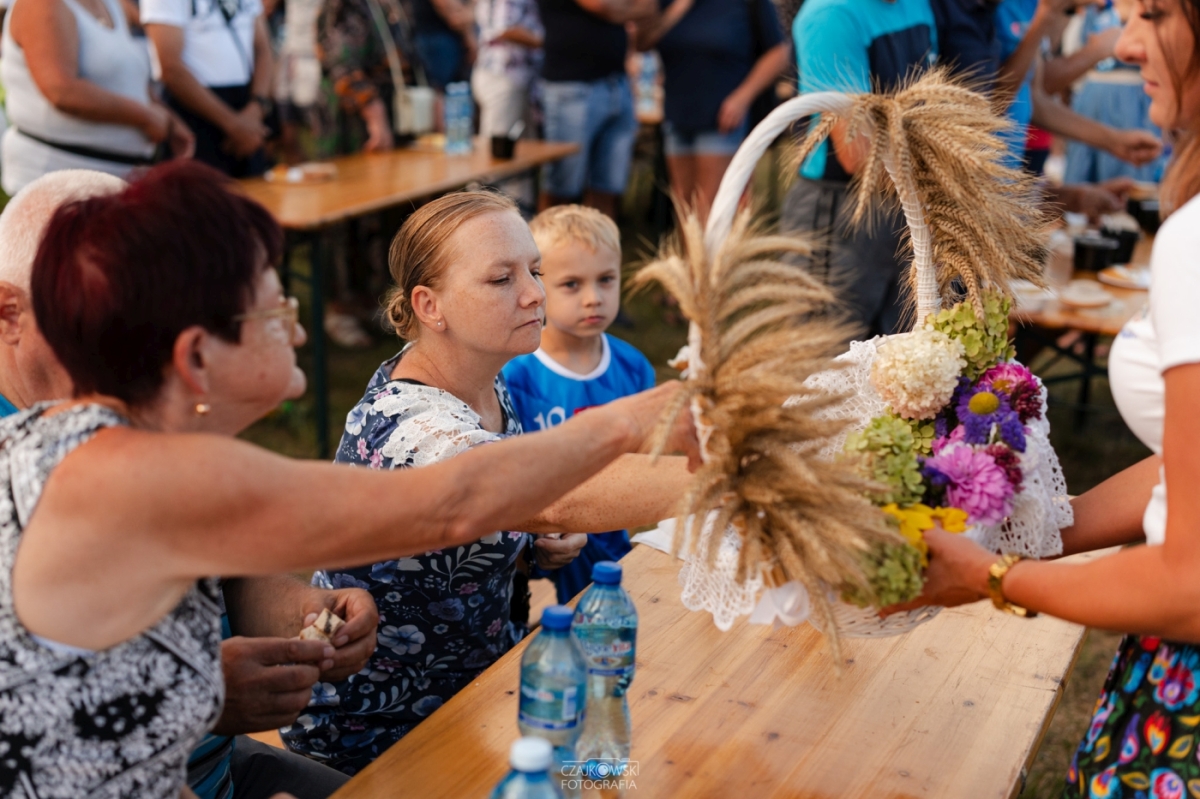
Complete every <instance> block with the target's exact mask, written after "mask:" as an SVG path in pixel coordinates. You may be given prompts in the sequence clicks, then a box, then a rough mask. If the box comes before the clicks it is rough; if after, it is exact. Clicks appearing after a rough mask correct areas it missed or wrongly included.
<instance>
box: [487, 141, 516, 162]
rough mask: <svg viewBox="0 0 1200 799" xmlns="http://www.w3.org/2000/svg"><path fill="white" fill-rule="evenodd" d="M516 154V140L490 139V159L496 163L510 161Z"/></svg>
mask: <svg viewBox="0 0 1200 799" xmlns="http://www.w3.org/2000/svg"><path fill="white" fill-rule="evenodd" d="M516 152H517V140H516V139H510V138H508V137H507V136H493V137H492V158H495V159H496V160H497V161H511V160H512V157H513V156H514V155H515V154H516Z"/></svg>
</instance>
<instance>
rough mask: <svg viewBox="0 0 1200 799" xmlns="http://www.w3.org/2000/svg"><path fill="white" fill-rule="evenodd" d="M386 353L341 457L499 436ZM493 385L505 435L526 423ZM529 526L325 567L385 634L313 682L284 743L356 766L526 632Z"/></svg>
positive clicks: (376, 460) (444, 447)
mask: <svg viewBox="0 0 1200 799" xmlns="http://www.w3.org/2000/svg"><path fill="white" fill-rule="evenodd" d="M401 355H403V353H401V354H400V355H397V356H395V357H393V358H391V359H389V360H387V361H385V362H384V363H383V365H382V366H380V367H379V370H378V371H376V373H375V375H374V377H372V378H371V382H370V383H369V384H368V386H367V392H366V394H365V395H364V396H363V398H362V400H361V401H360V402H359V403H358V405H356V406H355V407H354V409H353V410H351V411H350V413H349V415H348V416H347V418H346V429H345V432H344V433H343V435H342V440H341V443H340V444H339V445H338V451H337V456H336V460H337V461H338V462H340V463H351V464H356V465H360V466H366V467H368V468H372V469H398V468H408V467H419V466H427V465H429V464H432V463H437V462H438V461H442V460H445V459H446V458H449V457H452V456H454V455H457V454H458V453H460V452H464V451H466V450H468V449H470V448H471V447H474V446H477V445H479V444H483V443H487V442H489V441H494V440H497V439H499V438H502V437H503V436H499V435H497V434H495V433H491V432H488V431H487V430H484V429H483V427H482V426H481V424H480V419H479V416H478V415H477V414H476V413H475V412H474V411H473V410H471V409H470V407H468V406H467V404H466V403H464V402H463V401H462V400H460V399H458V398H457V397H454V396H452V395H451V394H448V393H447V392H445V391H442V390H441V389H438V388H433V387H431V386H425V385H421V384H419V383H413V382H409V381H403V380H392V379H391V373H392V370H393V369H394V368H395V366H396V363H397V362H398V361H399V359H400V357H401ZM496 395H497V397H498V398H499V400H500V407H501V409H502V411H503V413H504V419H505V433H504V436H508V435H516V434H519V433H520V432H521V423H520V421H518V417H517V415H516V414H515V413H514V412H513V408H512V400H511V399H510V398H509V395H508V390H507V389H506V388H505V386H504V382H503V379H502V378H499V377H497V378H496ZM529 541H530V536H529V535H528V534H527V533H518V532H506V531H501V532H495V533H492V534H491V535H488V536H485V537H483V538H481V539H480V540H478V541H476V542H474V543H471V544H467V545H463V546H458V547H454V548H452V549H442V550H435V551H433V552H426V553H424V554H423V555H418V556H416V557H411V558H400V559H397V560H388V561H384V562H382V563H374V564H371V565H369V566H362V567H359V568H353V569H342V570H338V571H327V572H317V573H316V575H315V576H314V577H313V582H314V583H315V584H318V585H324V586H325V587H328V588H350V587H354V588H363V589H366V590H368V591H370V592H371V595H372V596H373V597H374V599H375V603H376V604H377V605H378V606H379V633H378V635H379V643H378V646H377V648H376V650H375V653H374V654H373V655H372V656H371V659H370V661H369V662H368V663H367V666H366V667H365V668H364V669H363V670H362V671H360V672H359V673H358V674H355V675H353V676H352V677H350V678H348V679H346V680H344V681H342V682H338V683H317V684H316V686H314V687H313V698H312V701H311V703H310V705H309V708H308V710H307V711H305V713H304V714H303V715H301V716H300V718H299V719H297V721H296V723H295V724H292V725H291V726H289V727H284V728H283V729H282V730H281V731H280V732H281V734H282V736H283V739H284V741H285V742H286V743H287V745H288V747H289V748H291V749H293V750H295V751H298V752H301V753H303V754H305V755H308V756H309V757H312V758H314V759H317V760H320V761H321V762H323V763H326V764H328V765H330V766H332V767H334V768H337V769H340V770H341V771H343V772H345V773H347V774H356V773H357V772H359V771H360V770H362V768H363V767H365V766H366V765H367V764H369V763H370V762H371V761H373V760H374V759H375V758H376V757H378V756H379V755H380V754H382V753H383V752H384V751H385V750H386V749H387V748H388V747H389V746H391V745H392V744H394V743H395V742H396V741H398V740H400V739H401V738H402V737H404V735H405V734H407V733H408V732H409V730H411V729H412V728H413V727H415V726H417V724H419V723H420V722H421V721H422V720H423V719H425V718H426V717H427V716H428V715H429V714H430V713H432V712H433V711H435V710H437V709H438V708H439V707H441V705H442V703H443V702H445V701H446V700H448V699H449V698H450V697H452V696H453V695H454V694H456V693H457V692H458V691H459V690H460V689H462V688H463V687H464V686H466V685H467V684H468V683H469V682H471V681H472V680H473V679H475V678H476V677H477V676H478V675H479V674H480V673H481V672H482V671H483V670H484V669H486V668H487V667H488V666H490V665H492V663H494V662H495V661H496V660H497V659H498V658H499V657H500V656H501V655H503V654H504V653H505V652H507V651H508V650H509V649H511V648H512V646H513V645H514V644H515V643H516V642H517V641H519V640H520V639H521V638H522V637H523V635H524V632H525V631H524V630H523V629H517V627H516V626H515V625H514V624H513V623H512V622H511V621H510V611H511V608H510V601H511V597H512V591H513V588H512V583H513V575H514V573H515V571H516V565H517V558H518V556H519V555H520V554H521V552H522V550H523V549H524V548H525V547H526V546H527V545H528V543H529Z"/></svg>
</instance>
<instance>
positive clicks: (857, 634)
mask: <svg viewBox="0 0 1200 799" xmlns="http://www.w3.org/2000/svg"><path fill="white" fill-rule="evenodd" d="M882 340H883V339H882V338H874V339H871V340H870V341H855V342H852V343H851V344H850V349H849V350H848V351H847V352H845V353H844V354H842V355H841V356H839V357H838V358H837V364H838V367H839V368H836V369H831V370H829V371H827V372H822V373H820V374H816V375H813V376H812V377H811V378H810V379H809V384H810V385H811V386H812V387H813V388H819V389H823V390H825V391H828V392H831V393H835V394H842V395H843V396H845V397H846V399H845V400H844V401H843V402H841V403H838V404H837V405H834V406H832V407H830V408H829V409H828V410H827V411H826V413H827V414H828V415H829V416H831V417H833V418H838V419H845V420H847V421H848V422H849V423H850V424H849V428H848V429H849V430H854V429H861V428H863V427H866V425H867V424H868V423H869V422H870V420H871V419H872V418H874V417H876V416H878V415H880V414H882V413H883V412H884V411H885V410H886V407H887V406H886V404H885V403H884V402H883V400H882V399H881V398H880V397H879V394H878V393H877V392H876V391H875V388H874V387H873V386H872V385H871V380H870V375H871V364H872V362H873V361H874V359H875V353H876V350H877V348H878V346H879V344H880V342H881V341H882ZM1039 385H1040V386H1041V384H1040V382H1039ZM1041 400H1042V418H1041V419H1038V420H1035V421H1033V422H1031V423H1030V424H1029V425H1027V429H1028V435H1027V436H1026V442H1027V444H1026V449H1025V453H1024V454H1023V455H1022V456H1021V466H1022V469H1023V471H1024V474H1025V481H1024V488H1023V489H1022V491H1021V493H1019V494H1017V495H1016V496H1015V497H1014V502H1013V512H1012V515H1011V516H1010V517H1009V518H1008V519H1007V520H1005V522H1004V523H1002V524H1000V525H993V526H980V525H977V526H975V527H972V528H971V529H969V530H968V531H967V532H966V535H968V536H970V537H971V538H972V539H973V540H975V541H977V542H979V543H980V544H981V545H982V546H984V547H986V548H988V549H990V550H992V551H993V552H1015V553H1018V554H1021V555H1025V556H1026V557H1032V558H1042V557H1047V556H1051V555H1057V554H1060V553H1061V552H1062V538H1061V536H1060V535H1059V530H1060V529H1061V528H1063V527H1067V526H1069V525H1070V524H1072V523H1073V514H1072V512H1071V505H1070V502H1069V500H1068V497H1067V486H1066V480H1065V479H1064V477H1063V473H1062V467H1061V466H1060V465H1059V462H1058V456H1057V455H1056V454H1055V452H1054V448H1053V447H1051V446H1050V423H1049V421H1047V419H1046V389H1045V386H1041ZM844 444H845V436H840V437H838V438H837V439H835V440H831V441H830V442H829V443H828V444H827V445H826V446H825V447H824V448H823V449H822V450H821V455H822V457H825V458H829V459H831V460H832V459H833V458H835V457H837V456H838V455H840V454H841V452H842V447H843V445H844ZM714 515H715V514H710V515H709V517H708V518H707V519H706V520H705V523H704V524H703V525H702V527H701V530H700V533H699V535H700V541H699V546H698V547H697V548H696V551H697V552H704V551H706V549H705V544H707V542H708V540H709V538H710V537H711V536H712V535H714V534H715V533H714V531H713V529H712V520H713V516H714ZM684 534H685V535H691V534H692V530H691V527H690V525H689V527H688V529H687V530H685V531H684ZM721 534H722V535H723V539H722V541H721V546H720V549H719V550H718V553H717V559H716V562H715V564H714V565H713V566H712V567H709V566H708V564H707V563H706V562H705V561H704V558H703V557H701V556H699V555H695V554H688V555H685V560H686V562H685V563H684V566H683V568H682V569H680V572H679V582H680V585H682V586H683V595H682V600H683V604H684V606H685V607H686V608H688V609H689V610H705V611H708V612H709V613H711V614H712V616H713V623H714V624H716V626H717V628H718V629H720V630H728V629H729V628H730V627H731V626H732V625H733V623H734V621H736V620H737V618H738V617H739V616H747V615H751V614H754V621H762V622H764V623H769V622H771V621H774V622H775V623H777V624H778V623H781V622H782V623H786V624H797V623H799V622H798V621H797V620H796V619H797V617H796V616H789V615H788V614H786V613H784V612H782V611H776V610H775V609H774V608H772V607H769V606H768V607H764V606H763V604H764V602H766V603H768V604H769V602H770V601H771V600H772V598H771V597H766V596H764V595H765V594H767V593H769V592H765V591H764V590H763V589H764V585H763V579H762V577H761V576H755V577H753V578H751V579H748V580H747V581H746V582H745V584H743V585H739V584H738V583H737V579H736V578H737V561H738V552H739V550H740V548H741V541H740V539H739V538H738V536H737V533H736V532H735V531H734V530H733V528H732V527H730V528H728V529H726V530H723V531H721ZM682 551H683V552H685V553H687V552H690V551H691V550H689V549H688V548H687V547H684V548H683V549H682ZM796 588H799V590H800V591H803V590H804V589H803V588H800V587H799V586H796ZM793 591H794V589H793ZM939 611H941V608H939V607H926V608H918V609H917V610H913V611H908V612H906V613H897V614H894V615H892V616H889V617H887V618H886V619H881V618H880V617H879V616H878V614H877V613H876V611H875V609H874V608H859V607H856V606H854V605H850V604H847V603H844V602H840V601H838V602H834V605H833V614H834V619H835V621H836V623H837V627H838V632H839V634H840V635H842V636H843V637H849V638H863V637H883V636H890V635H899V634H900V633H904V632H908V631H909V630H911V629H913V628H915V627H916V626H918V625H920V624H923V623H925V622H927V621H929V620H930V619H932V618H933V617H934V616H936V615H937V614H938V612H939ZM809 622H810V623H812V624H813V625H814V626H818V625H817V624H816V622H815V620H813V619H809Z"/></svg>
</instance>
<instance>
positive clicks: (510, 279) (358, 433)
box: [282, 192, 688, 774]
mask: <svg viewBox="0 0 1200 799" xmlns="http://www.w3.org/2000/svg"><path fill="white" fill-rule="evenodd" d="M389 261H390V267H391V271H392V277H393V278H394V279H395V282H396V288H395V289H393V292H392V296H391V298H390V301H389V304H388V309H387V313H388V316H389V318H390V320H391V322H392V324H393V326H394V327H395V328H396V331H397V333H399V334H400V336H401V337H402V338H404V339H406V340H407V341H409V342H410V343H409V344H408V346H406V347H405V348H404V349H403V350H402V351H401V352H400V353H399V354H397V355H395V356H393V357H392V358H389V359H388V360H387V361H384V363H383V365H382V366H380V367H379V369H378V371H376V372H375V375H374V377H372V378H371V381H370V383H369V384H368V385H367V391H366V394H365V395H364V396H363V398H362V400H361V401H360V402H359V403H358V405H357V406H355V407H354V409H353V410H351V411H350V414H349V416H348V417H347V419H346V429H345V432H344V433H343V435H342V441H341V444H340V445H339V446H338V451H337V460H338V461H339V462H342V463H351V464H356V465H359V466H365V467H368V468H372V469H399V468H408V467H422V466H428V465H430V464H433V463H437V462H439V461H443V460H446V459H447V458H451V457H453V456H454V455H457V454H459V453H461V452H465V451H466V450H468V449H471V448H472V447H476V446H479V445H481V444H487V443H489V442H492V441H496V440H498V439H501V438H504V437H507V436H512V435H516V434H519V433H521V432H522V431H521V424H520V421H519V420H518V417H517V415H516V413H514V411H513V408H512V401H511V400H510V399H509V396H508V390H507V389H506V388H505V386H504V380H503V378H501V377H500V370H501V369H502V368H503V367H504V365H505V364H506V363H508V361H509V360H511V359H512V358H514V357H516V356H517V355H523V354H525V353H529V352H533V351H534V350H535V349H537V347H538V344H539V342H540V340H541V329H542V319H543V307H544V304H545V296H546V295H545V292H544V291H543V290H542V286H541V281H540V278H539V276H540V271H539V268H540V264H541V256H540V254H539V253H538V249H537V245H535V244H534V242H533V237H532V235H531V234H530V232H529V227H528V225H526V224H525V222H524V220H523V219H522V218H521V216H520V215H519V214H518V213H517V210H516V206H515V205H514V204H513V202H512V201H511V200H509V199H508V198H507V197H505V196H504V195H501V194H496V193H491V192H461V193H457V194H450V195H447V196H445V197H442V198H440V199H438V200H435V201H433V202H431V203H429V204H428V205H426V206H424V207H423V208H421V209H420V210H418V211H417V212H416V213H414V214H413V215H412V216H411V217H409V219H408V221H407V222H405V224H404V226H403V227H402V228H401V230H400V232H399V234H398V235H397V236H396V239H395V241H394V242H393V243H392V248H391V253H390V255H389ZM599 477H600V479H599V480H598V481H597V482H596V483H592V484H589V485H590V486H592V487H593V488H594V489H595V491H594V492H592V493H590V494H589V493H588V492H589V490H590V489H588V488H584V489H581V490H580V491H576V492H575V493H574V494H572V495H571V498H570V499H569V500H567V501H566V502H564V503H559V504H557V505H553V506H551V507H550V508H549V509H547V510H546V511H544V512H543V514H542V515H541V517H539V518H538V519H536V520H534V522H533V524H530V525H526V527H527V528H530V529H532V530H533V531H534V532H562V531H569V530H614V529H620V528H623V527H633V526H638V525H642V524H646V523H650V522H654V521H656V520H658V519H664V518H667V517H669V516H671V515H672V512H673V507H674V504H675V502H676V501H677V500H678V499H679V498H680V497H681V496H682V495H683V491H684V489H685V486H686V483H687V480H688V472H687V467H686V464H685V463H684V462H683V459H682V458H666V459H664V460H663V461H662V462H660V463H659V464H658V465H651V464H650V463H649V458H648V457H647V456H637V455H633V456H630V457H629V458H628V459H624V460H621V461H618V462H617V463H616V464H614V465H613V468H612V469H610V470H608V471H607V472H606V473H603V474H602V475H600V476H599ZM586 542H587V537H586V535H583V534H577V535H567V536H565V537H563V538H561V539H556V538H549V537H547V536H538V537H537V542H536V544H535V543H534V536H531V535H529V533H527V532H512V531H497V532H494V533H492V534H490V535H487V536H484V537H483V538H481V539H479V540H478V541H475V542H473V543H470V544H468V545H465V546H460V547H454V548H448V549H443V550H436V551H432V552H426V553H425V554H423V555H418V556H416V557H411V558H401V559H399V560H387V561H383V562H380V563H375V564H372V565H368V566H362V567H359V568H352V569H340V570H337V571H327V572H318V573H317V575H316V577H315V578H314V579H315V580H316V581H324V584H327V585H338V586H357V587H359V588H364V589H367V590H369V591H370V592H371V594H372V596H374V598H375V602H376V603H377V604H378V606H379V632H378V636H379V637H378V640H379V645H378V648H377V649H376V651H375V653H374V655H372V657H371V660H370V661H369V662H368V664H367V667H366V668H365V669H363V671H361V672H359V673H358V674H356V675H353V676H351V677H350V678H348V679H346V680H343V681H342V682H339V683H336V684H323V683H318V684H317V686H316V687H315V688H314V691H313V701H312V704H311V705H310V707H309V709H308V711H307V712H306V713H304V714H303V715H301V716H300V718H299V719H298V720H297V721H296V723H295V724H293V725H292V726H290V727H285V728H284V729H283V730H282V735H283V739H284V741H285V742H286V743H287V745H288V746H289V747H291V748H293V749H295V750H297V751H299V752H302V753H304V754H306V755H308V756H309V757H313V758H316V759H319V760H321V761H322V762H325V763H327V764H328V765H330V766H333V767H334V768H337V769H340V770H342V771H344V772H346V773H348V774H354V773H357V772H358V771H360V770H361V769H362V768H363V767H364V766H366V765H367V764H369V763H370V762H371V761H372V760H374V759H375V758H376V757H378V756H379V755H380V754H382V753H383V752H384V751H385V750H386V749H387V748H388V747H389V746H391V745H392V744H394V743H395V742H396V741H398V740H400V738H402V737H403V736H404V735H406V734H407V733H408V732H409V731H410V730H412V728H413V727H415V726H416V725H417V724H419V723H420V722H421V721H422V720H423V719H425V718H426V717H428V716H429V714H430V713H432V712H433V711H435V710H437V708H439V707H440V706H441V705H442V704H443V703H444V702H445V701H447V700H449V699H450V697H452V696H453V695H454V694H455V693H457V692H458V691H459V690H461V689H462V688H463V687H465V686H466V685H467V684H468V683H469V682H471V681H472V680H474V679H475V678H476V677H477V676H478V675H479V674H480V672H482V671H483V670H484V669H486V668H487V667H488V666H490V665H491V664H492V663H494V662H495V661H496V660H497V659H498V658H499V657H500V656H501V655H503V654H504V653H505V652H507V651H508V650H509V649H511V648H512V646H513V645H514V644H515V643H516V642H517V641H519V640H521V638H522V636H523V635H524V632H525V631H524V624H523V623H522V622H521V621H520V620H516V621H514V620H513V619H512V618H511V612H510V605H511V602H512V598H513V593H514V589H513V581H514V576H515V575H516V574H517V573H518V570H520V569H524V568H525V566H526V565H528V564H529V563H530V562H531V561H533V560H536V562H537V564H538V565H539V566H541V567H542V568H558V567H560V566H563V565H565V564H566V563H568V562H570V560H571V559H573V558H574V557H575V555H576V554H578V551H579V550H580V549H581V548H582V547H583V545H584V544H585V543H586ZM518 590H519V591H524V588H523V587H521V588H519V589H518ZM517 599H518V601H520V600H521V599H523V597H522V596H520V595H519V596H518V597H517Z"/></svg>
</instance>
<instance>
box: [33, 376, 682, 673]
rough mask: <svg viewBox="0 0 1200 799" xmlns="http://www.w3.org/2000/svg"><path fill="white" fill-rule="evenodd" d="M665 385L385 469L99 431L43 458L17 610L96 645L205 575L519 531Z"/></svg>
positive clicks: (632, 432)
mask: <svg viewBox="0 0 1200 799" xmlns="http://www.w3.org/2000/svg"><path fill="white" fill-rule="evenodd" d="M677 390H678V384H665V385H664V386H660V387H659V388H657V389H654V390H652V391H648V392H644V393H642V394H638V395H634V396H632V397H627V398H625V399H622V400H618V401H616V402H613V403H611V404H609V405H606V406H604V407H603V408H596V409H594V410H592V411H590V412H589V413H586V414H581V415H580V416H578V417H575V418H574V419H571V420H570V421H568V422H567V423H565V424H563V425H560V426H558V427H556V428H555V429H554V430H551V431H547V432H544V433H535V434H533V435H528V436H520V437H518V438H514V439H510V440H506V441H503V442H499V443H496V444H491V445H489V446H486V447H480V448H478V449H476V450H472V451H471V452H467V453H464V454H462V455H460V456H457V457H455V458H451V459H450V460H448V461H445V462H442V463H438V464H435V465H433V466H429V467H426V468H422V469H404V470H396V471H390V472H377V471H373V470H369V469H354V468H349V467H346V466H337V465H331V464H322V463H316V462H301V461H293V460H289V459H287V458H283V457H280V456H277V455H273V454H271V453H268V452H265V451H263V450H260V449H258V448H257V447H254V446H252V445H249V444H246V443H244V442H239V441H237V440H230V439H226V438H221V437H217V436H209V435H168V434H162V433H149V432H142V431H138V430H133V429H110V430H106V431H103V432H101V433H99V434H97V435H96V437H95V438H94V439H93V440H92V441H90V442H88V443H87V444H85V445H83V446H81V447H79V448H78V449H77V450H75V451H74V452H72V453H71V454H70V455H68V456H67V457H66V458H65V459H64V460H63V462H62V463H61V464H60V465H59V466H58V468H56V469H55V471H54V472H53V474H52V475H51V477H50V480H49V481H48V483H47V485H46V489H45V491H44V492H43V495H42V498H41V501H40V503H39V506H38V508H37V511H36V513H35V514H34V516H33V518H32V519H31V521H30V523H29V525H28V527H27V528H26V530H25V532H24V534H23V536H22V548H21V554H20V557H19V558H18V559H17V561H16V564H15V566H14V570H13V579H14V599H15V601H16V604H17V607H18V614H19V615H20V617H21V619H22V621H23V622H24V623H25V625H26V626H27V627H28V628H29V629H31V630H33V631H34V632H36V633H38V634H40V635H44V636H46V637H47V638H51V639H53V640H56V641H61V642H63V643H70V644H73V645H75V646H80V647H84V648H88V649H101V648H105V647H107V646H111V645H113V644H115V643H117V642H120V641H123V640H125V639H127V638H129V637H130V636H132V635H135V634H137V633H138V632H139V631H141V630H143V629H145V628H146V627H148V626H150V625H151V624H153V623H154V622H155V621H156V620H157V619H158V618H161V616H162V614H164V613H166V612H167V611H168V610H170V609H171V608H172V607H174V606H175V604H176V603H177V602H178V601H179V599H180V597H182V596H183V594H184V593H185V592H186V591H187V590H188V588H189V587H190V586H191V585H192V584H193V583H194V581H195V580H196V579H197V578H198V577H202V576H204V575H213V574H220V575H224V576H237V575H255V574H274V573H279V572H290V571H299V570H303V569H312V568H317V567H339V566H354V565H361V564H363V563H372V562H375V561H379V560H384V559H386V558H395V557H398V556H403V555H410V554H415V553H419V552H426V551H429V550H433V549H441V548H443V547H446V546H452V545H455V544H460V543H466V542H468V541H471V540H474V539H476V538H478V537H479V536H481V535H483V534H485V533H487V532H489V531H492V530H500V529H518V528H519V525H520V523H521V522H523V521H525V520H527V519H529V518H530V517H531V516H533V515H534V514H535V513H537V512H538V511H539V510H541V509H542V508H544V507H545V506H547V505H549V504H550V503H551V502H553V501H554V500H556V499H557V498H559V497H560V496H562V495H563V494H565V493H566V492H567V491H568V490H570V489H571V488H573V487H574V486H576V485H578V484H580V483H582V482H583V481H585V480H586V479H587V478H589V477H591V476H592V475H594V474H596V473H597V472H599V471H600V470H601V469H602V468H603V467H604V466H606V465H607V464H608V463H610V462H611V461H612V460H613V459H615V458H616V457H617V456H619V455H620V454H622V453H623V452H629V451H634V450H637V449H639V448H640V447H641V446H642V445H643V443H644V441H645V439H646V436H647V433H648V431H650V430H651V429H652V428H653V427H654V422H655V420H656V419H657V416H658V414H659V412H660V411H661V410H662V408H663V406H664V404H665V403H666V402H667V401H669V399H670V398H671V397H672V396H673V395H674V394H675V392H676V391H677Z"/></svg>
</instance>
